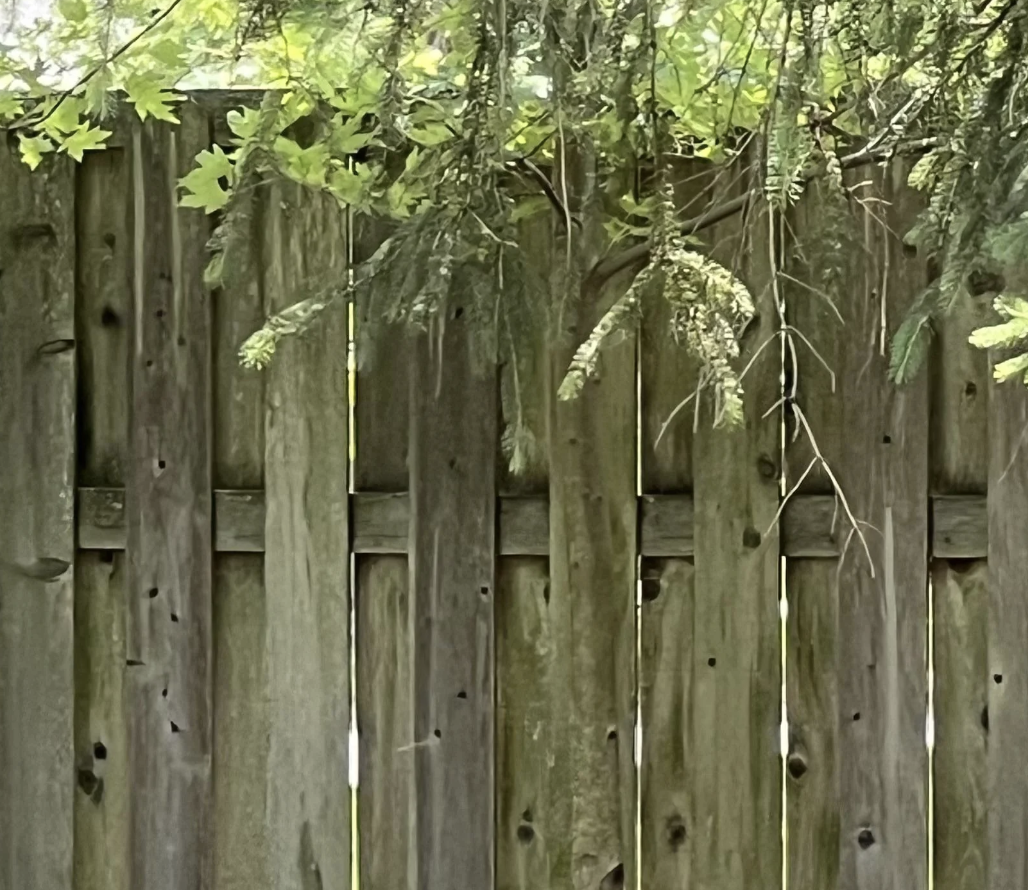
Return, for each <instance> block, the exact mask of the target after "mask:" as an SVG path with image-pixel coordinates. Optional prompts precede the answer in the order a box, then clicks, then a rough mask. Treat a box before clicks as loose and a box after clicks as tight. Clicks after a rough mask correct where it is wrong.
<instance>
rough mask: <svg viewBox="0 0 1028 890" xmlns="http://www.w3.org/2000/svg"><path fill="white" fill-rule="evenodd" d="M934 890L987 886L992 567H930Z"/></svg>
mask: <svg viewBox="0 0 1028 890" xmlns="http://www.w3.org/2000/svg"><path fill="white" fill-rule="evenodd" d="M932 589H933V598H934V605H935V616H934V617H935V622H934V631H935V651H934V655H935V757H934V764H933V768H934V776H935V798H934V817H935V818H934V829H935V839H934V840H935V843H934V852H935V859H934V866H935V887H936V890H973V888H975V890H976V888H981V887H987V886H988V853H987V849H988V832H987V825H986V820H987V813H986V806H987V798H986V787H987V782H988V766H987V762H986V752H987V748H988V739H989V711H988V698H989V689H988V683H989V677H988V673H987V672H988V651H987V636H986V634H987V624H988V611H989V593H988V567H987V565H986V563H985V561H984V560H981V561H976V562H963V561H960V562H947V561H945V560H941V559H937V560H935V561H934V562H933V564H932Z"/></svg>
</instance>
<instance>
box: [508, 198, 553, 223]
mask: <svg viewBox="0 0 1028 890" xmlns="http://www.w3.org/2000/svg"><path fill="white" fill-rule="evenodd" d="M550 207H551V204H550V199H549V198H547V197H546V195H529V196H528V197H526V198H521V199H519V200H518V202H517V203H516V204H515V205H514V209H513V210H512V211H511V212H510V221H511V222H515V223H516V222H520V221H521V220H523V219H531V218H532V217H534V216H538V215H539V214H541V213H545V212H546V211H547V210H549V209H550Z"/></svg>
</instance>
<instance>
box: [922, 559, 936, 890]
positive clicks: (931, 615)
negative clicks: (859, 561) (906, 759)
mask: <svg viewBox="0 0 1028 890" xmlns="http://www.w3.org/2000/svg"><path fill="white" fill-rule="evenodd" d="M926 624H927V628H926V630H927V635H928V646H927V654H926V662H927V668H928V702H927V709H926V712H925V733H924V734H925V746H926V747H927V748H928V805H927V810H928V851H927V855H928V890H933V888H934V887H935V587H934V585H933V584H932V572H931V564H930V563H929V571H928V620H927V622H926Z"/></svg>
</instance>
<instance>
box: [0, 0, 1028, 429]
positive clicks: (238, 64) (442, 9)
mask: <svg viewBox="0 0 1028 890" xmlns="http://www.w3.org/2000/svg"><path fill="white" fill-rule="evenodd" d="M155 2H156V0H146V2H143V0H57V3H56V8H55V9H54V10H53V11H52V14H50V15H44V16H41V17H38V18H37V19H36V20H32V18H31V17H26V16H25V15H24V14H22V13H23V12H24V11H23V10H19V9H18V8H17V7H16V6H15V7H14V8H13V9H11V10H10V12H11V19H12V25H11V27H10V28H9V30H8V32H7V34H6V35H5V36H4V37H3V44H4V46H3V54H2V56H0V124H2V125H4V126H6V127H7V128H8V129H9V130H10V131H11V132H12V133H13V134H15V135H16V137H17V139H18V140H19V142H20V147H21V153H22V156H23V158H24V160H25V162H26V163H27V164H28V165H29V166H32V167H35V166H36V165H38V164H39V163H40V162H41V159H42V158H43V156H44V155H46V154H48V153H52V152H64V153H66V154H68V155H70V156H71V157H73V158H76V159H81V157H82V156H83V153H84V152H86V151H91V150H99V149H102V147H103V145H104V142H105V139H106V138H107V137H108V136H109V134H110V130H109V128H107V127H105V124H106V122H107V121H108V116H109V115H110V114H111V112H112V109H113V108H114V104H113V101H112V100H113V98H114V96H115V95H116V93H120V94H121V95H123V96H124V98H125V100H126V101H127V103H128V105H129V106H131V108H133V109H134V111H135V113H136V114H138V116H139V117H140V118H141V119H144V120H145V119H147V118H156V119H159V120H167V121H174V120H175V119H176V118H175V116H176V103H177V102H178V101H179V100H180V99H181V95H182V92H183V91H184V90H188V89H196V88H210V87H221V88H250V89H259V90H263V91H267V92H266V93H265V95H264V100H263V102H261V103H260V105H259V107H258V106H256V105H250V106H243V105H241V106H240V108H239V109H238V110H237V111H234V112H232V113H231V114H230V120H229V124H230V127H231V130H232V132H233V134H234V137H235V138H234V145H233V146H232V147H231V149H230V150H222V149H221V148H217V147H215V148H213V149H211V150H210V151H205V152H203V153H201V154H200V155H199V156H198V157H197V159H196V166H195V169H194V170H193V171H192V172H191V173H189V175H188V176H186V177H185V178H184V179H183V180H182V183H181V186H182V200H183V203H184V204H185V205H187V206H192V207H200V208H203V209H204V210H205V211H206V212H208V213H217V214H218V215H219V219H220V221H221V222H220V225H219V228H218V230H217V233H216V235H215V238H214V239H213V242H212V248H213V255H212V263H211V268H210V269H209V270H208V271H209V282H210V283H211V284H212V285H213V284H217V283H218V282H220V281H222V280H223V279H224V277H225V276H227V275H231V274H232V273H233V269H234V267H235V265H236V263H237V259H236V257H235V254H236V252H237V251H238V250H239V249H240V244H239V242H240V239H241V238H242V237H243V236H242V235H241V234H240V233H241V232H244V231H245V227H244V226H242V225H241V224H240V221H241V220H242V219H243V218H245V216H246V213H247V207H248V203H249V202H250V201H251V200H252V195H253V191H254V186H256V185H257V184H258V183H259V182H264V181H267V180H269V179H274V178H276V177H277V178H285V179H288V180H291V181H294V182H296V183H299V184H300V185H302V186H303V187H305V188H309V189H312V190H316V191H322V192H327V193H328V194H330V195H332V196H333V197H334V198H335V199H336V200H337V201H338V202H339V203H340V205H342V206H344V207H346V208H349V209H350V210H351V211H352V212H353V213H354V214H355V215H356V216H361V215H369V216H377V217H384V218H388V219H390V220H392V221H394V223H395V226H394V228H393V232H394V234H393V235H392V237H390V238H389V239H388V240H387V241H386V242H385V244H383V246H382V248H381V249H380V250H379V251H378V253H377V254H376V255H375V256H373V257H372V258H371V259H370V260H369V261H368V262H367V263H365V264H364V265H363V266H362V267H361V268H360V269H358V270H357V275H356V278H355V280H354V281H346V282H339V281H329V282H308V283H307V289H308V294H307V295H306V296H305V298H304V299H303V300H302V301H300V302H299V303H297V305H296V306H294V307H292V308H291V309H288V310H286V311H285V312H284V313H282V314H280V315H279V316H276V317H275V318H273V319H270V320H269V322H268V324H267V325H266V326H265V327H264V328H263V329H262V330H261V331H259V332H257V333H256V334H255V335H254V336H253V337H252V338H251V339H250V340H249V341H247V343H246V344H245V346H244V348H243V358H244V360H245V361H246V362H247V363H249V364H252V365H258V366H260V365H263V364H265V363H267V361H269V360H270V358H271V355H272V354H273V352H274V349H275V344H276V343H277V341H278V340H279V338H280V337H281V336H284V335H286V334H289V333H294V332H297V331H302V330H303V329H304V328H305V327H307V326H308V325H309V324H310V323H312V321H313V320H314V319H315V318H316V317H317V315H318V314H319V312H321V311H322V310H323V309H325V308H326V307H327V306H329V305H331V304H332V303H333V302H337V301H345V300H347V299H350V298H352V297H353V296H354V295H355V294H356V293H357V292H359V291H360V289H361V288H367V289H368V290H369V293H373V294H374V295H376V296H375V300H374V301H373V304H372V305H373V306H374V310H373V311H374V312H375V313H376V315H379V316H381V317H382V318H386V319H398V318H403V319H406V320H408V321H410V322H411V323H414V324H424V323H425V322H426V321H427V319H429V318H431V317H432V316H433V314H435V313H437V312H439V311H440V309H441V307H443V306H444V305H445V302H446V299H447V294H448V293H449V291H450V289H451V288H452V287H455V286H459V287H461V288H462V289H463V290H465V291H469V292H471V293H473V294H474V295H476V300H475V307H476V310H475V311H476V313H477V316H478V317H479V318H480V320H481V322H482V325H483V330H485V329H486V328H488V326H489V325H490V324H491V325H493V326H495V324H496V322H497V320H499V322H500V324H501V326H503V327H505V328H506V329H508V332H509V331H510V330H514V329H516V328H517V326H518V324H519V322H518V318H519V317H520V316H524V315H525V314H526V313H533V312H536V311H537V310H538V311H541V312H543V314H545V313H546V312H547V311H549V309H551V308H552V306H550V305H548V304H545V303H540V302H539V299H540V298H539V295H538V294H533V293H532V292H531V290H532V288H533V287H534V284H533V283H532V282H533V278H532V274H531V269H529V268H528V265H527V264H525V263H524V260H523V258H521V257H520V256H519V251H518V249H517V226H518V225H519V223H520V221H521V220H522V219H524V218H525V217H526V216H530V215H533V214H537V213H547V214H553V215H554V217H555V219H556V222H557V223H558V224H559V227H560V229H561V230H562V231H563V233H564V236H565V238H566V240H567V242H568V244H567V247H568V251H567V253H568V264H567V270H566V275H567V278H566V280H565V281H564V282H563V283H562V285H561V288H560V289H561V290H562V291H563V292H566V291H569V290H572V291H576V292H579V293H583V292H585V291H587V290H589V289H590V288H594V287H596V286H598V285H599V284H601V283H602V281H603V280H605V279H606V278H609V277H610V275H611V274H612V273H614V272H618V271H621V270H624V269H627V268H630V267H633V265H641V266H642V268H643V272H642V273H641V274H640V277H639V278H638V279H637V281H636V284H635V285H633V286H632V287H631V288H630V289H629V293H628V295H626V296H625V297H623V298H622V299H621V300H619V301H618V302H617V303H615V305H614V307H613V308H612V309H611V310H610V311H609V312H607V314H606V315H604V316H603V318H602V320H601V321H600V323H599V325H597V326H596V328H595V329H594V331H593V334H592V335H591V336H590V337H589V339H588V340H587V341H586V342H585V343H583V344H581V345H580V348H579V350H578V352H577V353H576V354H575V359H574V361H573V362H572V365H571V368H570V371H569V377H568V379H567V380H566V381H565V384H564V386H563V387H562V389H561V392H562V396H563V397H572V396H573V395H574V394H575V393H576V392H577V391H578V389H580V386H581V380H582V379H584V376H587V375H588V374H590V373H592V372H593V371H594V370H595V366H596V363H597V360H598V356H599V350H600V348H601V347H602V345H603V343H604V342H605V341H606V340H607V338H608V337H609V336H610V335H611V334H612V333H614V332H615V331H616V330H618V329H619V328H620V327H622V326H623V325H624V324H625V323H627V321H628V320H629V319H631V318H632V317H633V316H634V314H635V312H636V310H637V308H638V302H639V300H640V299H642V298H643V297H644V296H645V297H646V298H649V296H647V295H652V294H654V293H655V294H657V295H663V296H664V297H665V298H667V299H669V300H671V301H672V306H673V307H674V310H675V319H676V322H675V328H676V330H675V331H673V332H672V333H673V334H675V336H676V339H679V340H680V341H681V342H683V343H684V344H685V345H686V347H687V348H689V349H690V350H691V351H692V352H693V353H694V354H695V355H696V356H697V357H698V359H699V360H700V361H701V362H702V363H703V365H704V367H705V369H706V370H707V380H708V381H709V383H710V384H711V388H712V390H713V391H714V394H715V399H716V404H717V405H718V409H717V416H718V417H719V418H720V419H723V420H727V421H731V420H737V419H738V418H739V417H740V416H741V412H740V396H741V388H740V383H739V378H738V373H737V369H735V359H736V358H737V356H738V336H739V334H740V332H741V329H742V328H743V327H744V326H745V324H746V323H747V322H748V321H749V315H750V314H751V313H752V304H751V301H750V299H749V297H748V295H746V294H745V292H744V291H742V290H741V289H740V287H739V285H738V282H736V281H734V280H733V278H732V276H731V275H730V274H728V273H727V272H726V270H724V269H721V268H720V267H717V266H716V264H714V263H713V261H711V260H709V259H707V258H704V257H700V256H699V255H698V254H697V253H696V252H695V246H696V245H695V243H694V240H693V238H692V236H693V234H694V233H695V231H696V230H697V229H698V228H699V227H701V226H702V225H703V224H704V222H703V221H702V220H701V221H698V222H697V221H683V220H681V219H679V218H677V217H675V215H674V209H673V206H672V205H671V204H670V203H669V201H668V200H667V188H668V184H669V183H668V173H667V171H668V169H669V165H670V164H671V163H672V162H673V161H674V160H675V159H676V158H680V157H690V158H708V159H710V160H712V161H714V162H728V161H731V160H732V159H733V158H736V157H737V156H739V155H740V154H741V153H743V152H744V151H749V152H751V153H753V152H754V148H753V144H757V145H759V149H757V151H756V155H757V156H758V158H759V168H758V169H757V171H756V176H755V179H754V182H755V185H756V192H755V193H754V195H751V196H749V198H755V197H758V196H759V197H761V198H762V199H763V200H766V201H767V202H769V203H770V205H771V206H772V207H774V208H776V209H784V208H786V207H787V206H788V205H790V204H791V203H793V202H794V201H795V200H796V199H797V198H798V197H799V195H800V194H802V192H803V190H804V187H805V185H806V183H807V181H808V180H809V179H811V178H813V177H818V178H819V179H820V180H822V183H823V187H824V188H827V189H834V191H835V192H836V193H838V194H840V195H844V193H845V186H844V184H843V176H842V170H843V169H844V168H845V167H847V166H857V165H861V164H868V163H874V162H880V161H884V160H888V159H890V158H892V157H893V156H895V155H897V154H911V155H914V156H916V157H917V158H918V160H917V163H916V166H915V167H914V169H913V172H912V174H911V183H912V184H913V185H915V186H916V187H917V188H920V189H922V190H923V191H924V192H925V194H926V203H927V208H928V209H927V210H926V212H925V213H924V215H923V218H922V220H921V222H920V223H919V225H918V226H917V227H916V229H915V230H914V231H912V232H911V233H909V236H908V237H909V238H910V240H911V241H912V242H914V243H916V245H917V246H918V249H919V251H920V252H922V253H923V255H924V256H925V257H926V258H927V259H928V260H930V261H932V262H934V263H935V265H936V267H937V268H938V269H939V273H940V274H939V275H938V276H937V278H936V280H935V281H934V282H933V284H932V285H931V286H930V287H929V288H928V290H926V292H925V293H924V294H923V295H922V296H921V298H920V299H919V301H918V303H917V305H916V307H915V309H914V311H913V313H912V314H911V316H910V318H908V319H907V321H906V323H905V324H904V325H903V326H902V327H901V328H900V331H899V334H898V335H897V338H896V342H895V343H894V350H893V361H892V374H893V377H894V379H896V380H897V381H898V382H901V383H902V382H905V381H907V380H909V379H910V378H911V377H912V376H913V374H914V373H915V372H916V370H917V367H918V366H919V364H920V363H921V362H922V361H923V357H924V355H925V354H926V346H927V342H928V339H929V338H930V336H931V330H932V322H933V320H934V319H935V318H938V317H939V316H940V315H941V314H943V313H945V312H946V311H948V310H949V309H950V308H951V307H952V306H953V305H955V303H956V302H957V301H958V300H960V299H964V298H966V297H967V295H968V294H969V293H972V292H973V293H979V294H980V293H982V292H985V291H990V290H991V291H995V292H996V295H997V298H998V299H997V306H998V307H999V308H1000V309H1001V311H1002V312H1003V313H1004V314H1005V316H1006V317H1007V319H1008V320H1007V322H1006V323H1005V324H1003V325H1000V326H999V327H996V328H990V329H988V330H984V331H980V332H978V334H976V336H975V338H974V342H975V343H976V344H977V345H980V346H983V347H997V346H1003V347H1007V346H1019V345H1021V344H1022V343H1024V342H1026V341H1028V328H1026V327H1025V325H1024V323H1023V321H1024V320H1023V318H1022V315H1023V314H1024V313H1023V312H1022V309H1023V308H1024V306H1025V305H1026V304H1025V302H1024V300H1023V299H1022V298H1021V296H1022V293H1021V292H1022V290H1023V287H1024V285H1023V284H1021V283H1019V282H1018V281H1017V275H1016V267H1017V264H1018V263H1020V262H1021V258H1022V257H1023V256H1024V255H1025V248H1028V191H1026V186H1028V134H1026V132H1025V122H1026V110H1028V98H1026V97H1028V91H1026V90H1025V89H1024V88H1023V87H1024V85H1025V81H1026V79H1028V55H1026V54H1025V52H1024V33H1025V30H1026V27H1028V24H1026V16H1028V4H1023V3H1020V0H916V2H915V0H888V2H883V3H866V2H861V0H823V2H821V0H333V2H326V0H170V2H168V3H167V5H165V6H163V7H156V8H155V6H154V3H155ZM754 137H757V139H756V142H755V143H754V142H753V138H754ZM626 171H628V172H629V174H630V175H629V176H628V177H627V178H626V175H625V174H626ZM749 198H747V197H745V196H744V198H743V199H742V200H737V201H736V204H737V205H738V206H737V207H735V208H734V209H737V210H739V209H742V208H743V207H745V206H746V205H747V203H748V202H749ZM596 208H602V209H603V210H604V214H605V215H604V217H603V218H604V219H605V220H606V222H605V223H604V224H603V225H602V227H601V228H599V229H598V228H597V226H596V225H595V224H594V222H593V220H594V218H595V217H596V216H597V215H596V214H592V213H591V212H590V211H591V210H592V209H596ZM732 209H733V208H731V207H728V208H726V212H730V211H731V210H732ZM383 280H384V281H383ZM375 282H381V283H382V286H380V287H372V284H374V283H375ZM536 284H538V282H536ZM544 284H545V283H544ZM543 290H545V287H544V288H543ZM497 294H499V295H500V296H499V297H498V296H497ZM1023 296H1028V294H1023ZM551 302H552V301H551ZM501 304H502V305H501ZM783 323H784V322H783ZM513 339H514V338H513V337H511V338H508V337H505V336H503V335H502V334H500V335H497V332H496V331H493V332H492V334H491V335H489V336H486V337H485V338H484V340H487V341H490V342H492V343H494V344H495V343H503V342H506V341H507V340H511V341H513ZM493 348H495V346H494V347H493ZM1025 367H1028V357H1025V356H1022V357H1021V358H1017V357H1015V359H1014V360H1013V364H1010V363H1007V364H1005V365H1001V366H1000V368H1005V369H1006V370H1004V371H1003V372H1002V373H1003V374H1004V375H1007V376H1009V375H1010V374H1013V373H1019V372H1021V371H1023V370H1024V368H1025ZM1000 368H997V374H1000V373H1001V372H1000Z"/></svg>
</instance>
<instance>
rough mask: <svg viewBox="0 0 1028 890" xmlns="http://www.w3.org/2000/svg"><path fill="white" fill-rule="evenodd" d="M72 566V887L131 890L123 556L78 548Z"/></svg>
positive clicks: (83, 889) (99, 889) (79, 888)
mask: <svg viewBox="0 0 1028 890" xmlns="http://www.w3.org/2000/svg"><path fill="white" fill-rule="evenodd" d="M75 565H76V569H75V751H76V755H75V758H76V762H75V768H76V777H77V781H78V790H77V792H76V796H75V890H131V888H130V886H129V876H128V861H129V847H128V818H129V809H128V807H129V785H128V750H127V748H128V732H127V721H126V718H125V707H124V676H125V558H124V555H123V554H120V553H118V554H114V553H95V552H94V553H89V552H80V553H79V554H78V557H77V559H76V564H75Z"/></svg>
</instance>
